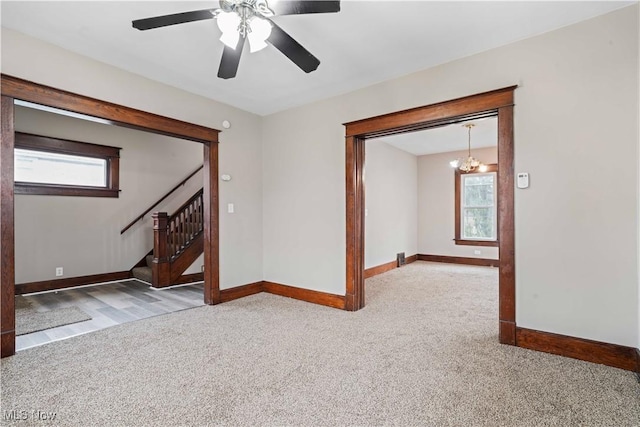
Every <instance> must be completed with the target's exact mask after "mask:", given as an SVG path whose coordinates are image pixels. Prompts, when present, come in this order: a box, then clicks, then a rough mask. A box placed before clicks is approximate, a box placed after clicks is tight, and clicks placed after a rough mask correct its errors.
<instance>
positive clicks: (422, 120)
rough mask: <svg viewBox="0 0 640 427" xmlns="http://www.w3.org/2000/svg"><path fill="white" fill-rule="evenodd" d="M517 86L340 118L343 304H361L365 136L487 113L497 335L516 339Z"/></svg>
mask: <svg viewBox="0 0 640 427" xmlns="http://www.w3.org/2000/svg"><path fill="white" fill-rule="evenodd" d="M516 87H517V86H510V87H505V88H502V89H497V90H494V91H490V92H484V93H479V94H476V95H471V96H467V97H464V98H458V99H454V100H451V101H445V102H440V103H437V104H431V105H427V106H424V107H418V108H413V109H410V110H404V111H398V112H395V113H391V114H385V115H382V116H376V117H371V118H368V119H364V120H358V121H355V122H350V123H345V127H346V132H345V138H346V147H345V149H346V152H345V168H346V169H345V171H346V223H347V244H346V249H347V251H346V266H347V272H346V309H347V310H351V311H356V310H359V309H361V308H363V307H364V305H365V298H364V296H365V295H364V230H365V229H364V222H365V219H364V207H365V186H364V160H365V142H366V140H367V138H372V137H379V136H386V135H396V134H400V133H405V132H411V131H416V130H422V129H429V128H432V127H437V126H443V125H447V124H452V123H459V122H461V121H465V120H472V119H478V118H483V117H489V116H497V118H498V233H499V234H498V240H499V250H500V274H499V291H498V292H499V337H500V338H499V339H500V342H501V343H503V344H510V345H516V306H515V291H516V283H515V227H514V170H513V105H514V101H513V93H514V91H515V89H516Z"/></svg>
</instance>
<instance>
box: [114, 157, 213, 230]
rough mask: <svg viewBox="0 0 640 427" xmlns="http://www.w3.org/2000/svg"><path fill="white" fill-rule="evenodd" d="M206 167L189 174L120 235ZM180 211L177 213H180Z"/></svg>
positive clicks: (201, 166)
mask: <svg viewBox="0 0 640 427" xmlns="http://www.w3.org/2000/svg"><path fill="white" fill-rule="evenodd" d="M203 167H204V165H200V167H198V169H196V170H194V171H193V172H191V173H190V174H189V176H188V177H186V178H185V179H183V180H182V181H180V183H178V185H176V186H175V187H173V188H172V189H171V190H169V192H168V193H167V194H165V195H164V196H162V197H161V198H160V199H158V201H157V202H155V203H154V204H152V205H151V206H149V208H148V209H147V210H145V211H144V212H142V213H141V214H140V215H139V216H138V217H136V219H134V220H133V221H131V222H130V223H129V224H128V225H127V226H126V227H125V228H123V229H122V230H120V234H123V233H124V232H125V231H127V230H128V229H130V228H131V227H132V226H133V224H135V223H136V222H138V221H140V220H141V219H142V218H144V216H145V215H146V214H148V213H149V212H151V209H153V208H155V207H156V206H158V205H159V204H160V203H161V202H162V201H163V200H164V199H166V198H167V197H169V196H170V195H171V194H172V193H173V192H174V191H176V190H177V189H178V188H180V187H181V186H183V185H184V184H186V182H187V181H189V179H191V177H192V176H194V175H195V174H197V173H198V172H199V171H200V169H202V168H203ZM179 211H180V209H178V211H177V212H179Z"/></svg>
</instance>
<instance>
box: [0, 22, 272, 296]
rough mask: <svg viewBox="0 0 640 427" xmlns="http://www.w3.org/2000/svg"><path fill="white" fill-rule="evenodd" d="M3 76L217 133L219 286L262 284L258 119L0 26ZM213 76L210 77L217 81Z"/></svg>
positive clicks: (259, 129) (260, 151)
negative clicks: (225, 178) (226, 124)
mask: <svg viewBox="0 0 640 427" xmlns="http://www.w3.org/2000/svg"><path fill="white" fill-rule="evenodd" d="M2 72H3V73H5V74H8V75H12V76H16V77H20V78H23V79H26V80H31V81H34V82H37V83H41V84H45V85H49V86H53V87H57V88H60V89H64V90H68V91H71V92H75V93H79V94H83V95H87V96H90V97H94V98H98V99H102V100H106V101H110V102H114V103H117V104H122V105H126V106H129V107H133V108H137V109H140V110H144V111H149V112H152V113H156V114H160V115H164V116H168V117H173V118H176V119H180V120H184V121H187V122H192V123H196V124H200V125H203V126H208V127H212V128H217V129H219V128H221V123H222V121H223V120H229V121H230V122H231V124H232V127H231V129H228V130H224V132H222V133H221V135H220V172H221V173H227V174H230V175H232V177H233V179H232V180H231V181H230V182H221V183H220V206H221V207H225V206H226V204H227V203H234V204H235V207H236V213H234V214H227V213H226V210H223V209H221V217H220V279H221V288H223V289H224V288H228V287H233V286H237V285H243V284H246V283H251V282H255V281H258V280H262V277H263V271H262V184H261V177H262V163H261V159H262V145H261V136H260V132H261V127H260V121H261V119H260V118H259V117H258V116H256V115H253V114H250V113H247V112H244V111H241V110H238V109H236V108H233V107H230V106H227V105H224V104H221V103H218V102H215V101H212V100H210V99H207V98H204V97H201V96H198V95H194V94H191V93H188V92H185V91H182V90H179V89H176V88H172V87H170V86H166V85H163V84H160V83H157V82H154V81H151V80H149V79H146V78H143V77H141V76H138V75H135V74H132V73H129V72H126V71H123V70H120V69H117V68H114V67H111V66H108V65H106V64H103V63H100V62H97V61H94V60H92V59H89V58H86V57H82V56H80V55H77V54H74V53H72V52H69V51H67V50H64V49H61V48H59V47H56V46H53V45H50V44H48V43H45V42H43V41H39V40H36V39H33V38H31V37H27V36H25V35H23V34H21V33H18V32H15V31H12V30H8V29H5V28H2ZM214 76H215V72H212V78H215V77H214Z"/></svg>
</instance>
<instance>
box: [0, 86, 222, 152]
mask: <svg viewBox="0 0 640 427" xmlns="http://www.w3.org/2000/svg"><path fill="white" fill-rule="evenodd" d="M1 88H2V95H3V96H9V97H11V98H14V99H19V100H22V101H28V102H33V103H35V104H40V105H44V106H47V107H54V108H58V109H60V110H64V111H68V112H72V113H76V114H80V115H84V116H86V117H85V118H86V119H87V120H92V119H98V121H99V122H101V123H105V124H111V125H116V126H123V127H128V128H133V129H137V130H142V131H146V132H151V133H155V134H160V135H166V136H172V137H175V138H180V139H187V140H190V141H195V142H201V143H207V142H218V133H219V132H220V131H218V130H216V129H211V128H207V127H204V126H200V125H196V124H193V123H188V122H183V121H181V120H177V119H172V118H169V117H164V116H159V115H157V114H153V113H148V112H146V111H141V110H136V109H134V108H130V107H125V106H123V105H118V104H113V103H111V102H106V101H101V100H99V99H95V98H89V97H88V96H83V95H78V94H75V93H72V92H67V91H64V90H60V89H56V88H52V87H50V86H44V85H41V84H38V83H33V82H30V81H27V80H23V79H19V78H17V77H12V76H8V75H5V74H3V75H2V85H1Z"/></svg>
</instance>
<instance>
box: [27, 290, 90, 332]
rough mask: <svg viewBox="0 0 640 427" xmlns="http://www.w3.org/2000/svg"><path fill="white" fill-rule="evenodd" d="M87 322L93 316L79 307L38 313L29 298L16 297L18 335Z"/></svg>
mask: <svg viewBox="0 0 640 427" xmlns="http://www.w3.org/2000/svg"><path fill="white" fill-rule="evenodd" d="M86 320H91V316H89V315H88V314H87V313H85V312H84V311H82V310H80V309H79V308H77V307H64V308H56V309H53V310H48V311H37V310H36V308H35V307H33V305H32V303H31V301H29V299H28V298H25V297H23V296H20V295H18V296H16V335H25V334H30V333H32V332H38V331H44V330H47V329H51V328H56V327H58V326H64V325H70V324H72V323H78V322H84V321H86Z"/></svg>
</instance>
